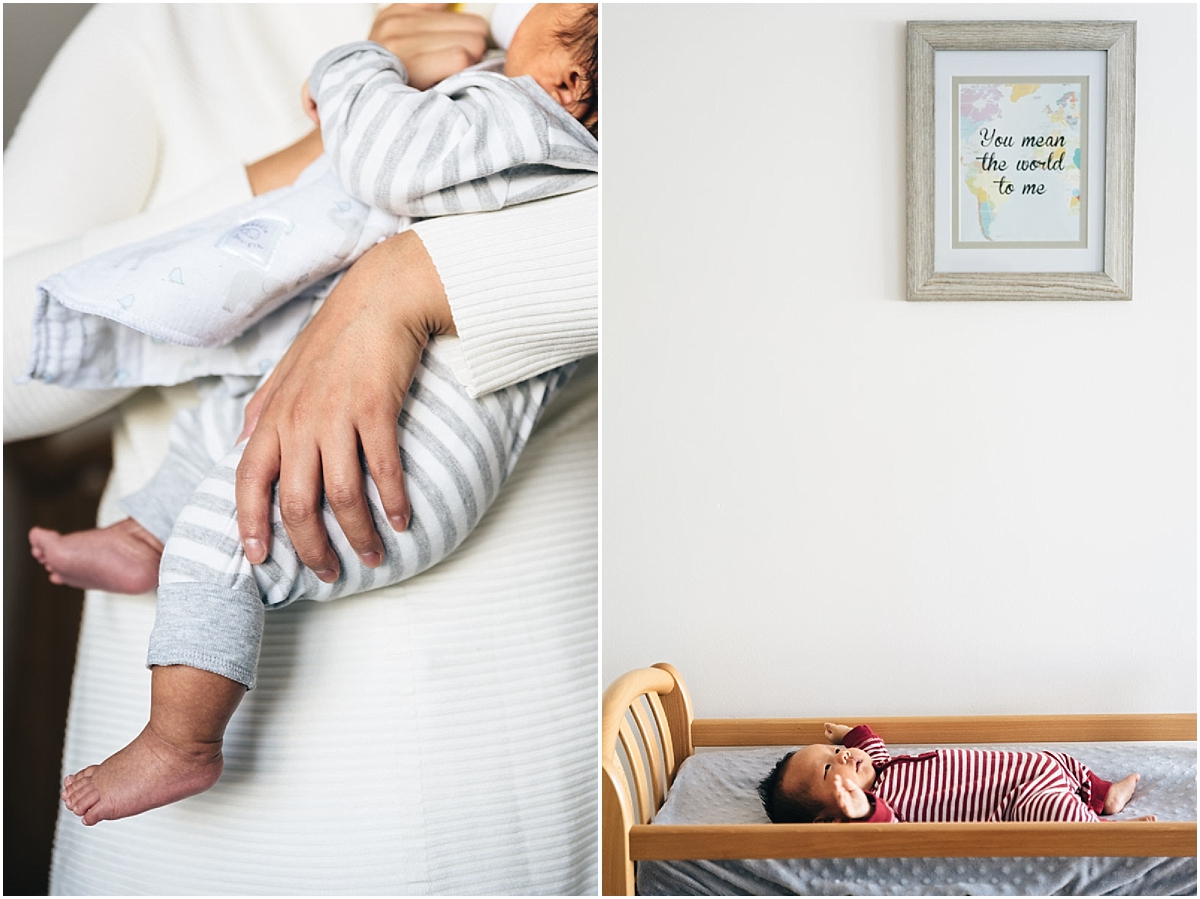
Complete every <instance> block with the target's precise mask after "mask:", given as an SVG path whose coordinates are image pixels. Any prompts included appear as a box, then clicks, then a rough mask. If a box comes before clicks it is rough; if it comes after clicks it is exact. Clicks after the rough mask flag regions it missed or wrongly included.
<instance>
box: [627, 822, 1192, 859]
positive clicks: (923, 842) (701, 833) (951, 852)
mask: <svg viewBox="0 0 1200 899" xmlns="http://www.w3.org/2000/svg"><path fill="white" fill-rule="evenodd" d="M629 853H630V858H631V859H633V860H634V861H641V860H644V859H737V858H908V857H912V858H962V857H987V858H1017V857H1022V858H1023V857H1031V856H1032V857H1036V856H1062V857H1087V856H1117V857H1131V856H1145V857H1158V856H1191V857H1194V856H1195V855H1196V822H1195V821H1156V822H1148V821H1106V822H1103V823H1100V824H1067V823H1063V822H1058V821H1037V822H1029V823H1018V822H1003V823H986V824H985V823H971V824H963V823H955V824H853V825H849V824H738V825H701V824H690V825H664V824H653V825H640V824H639V825H635V826H634V827H633V828H632V830H631V832H630V834H629Z"/></svg>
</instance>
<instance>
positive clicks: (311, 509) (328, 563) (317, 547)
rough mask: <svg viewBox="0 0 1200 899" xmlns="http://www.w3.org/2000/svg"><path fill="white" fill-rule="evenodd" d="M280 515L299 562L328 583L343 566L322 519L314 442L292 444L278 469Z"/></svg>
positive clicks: (319, 482) (319, 475)
mask: <svg viewBox="0 0 1200 899" xmlns="http://www.w3.org/2000/svg"><path fill="white" fill-rule="evenodd" d="M279 516H280V518H282V519H283V526H284V527H285V528H286V529H287V532H288V536H289V537H291V539H292V546H293V548H294V549H295V550H296V555H297V556H299V557H300V561H301V562H303V563H304V564H305V565H306V566H307V567H309V568H311V569H312V570H313V571H314V572H315V573H316V575H317V577H318V578H320V579H321V580H322V581H324V582H325V583H327V584H331V583H333V582H334V581H335V580H337V576H338V572H339V571H341V565H340V564H339V563H338V557H337V554H336V553H335V552H334V551H333V547H332V546H330V545H329V535H328V534H327V533H326V532H325V522H324V521H322V519H321V454H320V451H319V449H318V448H317V446H316V444H315V443H308V442H298V441H293V442H292V445H291V446H290V447H289V450H288V453H287V455H286V457H284V459H283V461H282V462H281V464H280V468H279Z"/></svg>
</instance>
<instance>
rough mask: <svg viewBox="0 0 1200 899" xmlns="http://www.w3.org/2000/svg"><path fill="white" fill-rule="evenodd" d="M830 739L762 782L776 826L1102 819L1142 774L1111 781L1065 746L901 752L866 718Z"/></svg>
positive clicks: (785, 761) (786, 761)
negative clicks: (889, 746)
mask: <svg viewBox="0 0 1200 899" xmlns="http://www.w3.org/2000/svg"><path fill="white" fill-rule="evenodd" d="M825 738H826V739H827V740H828V741H829V745H822V744H819V743H815V744H813V745H811V746H806V747H804V748H803V749H799V750H796V751H795V752H791V753H788V754H787V755H786V756H784V757H783V758H782V759H780V760H779V762H778V763H777V764H776V765H775V768H774V770H772V772H771V773H770V774H769V775H767V777H766V778H765V779H764V780H763V782H762V783H761V784H760V785H759V788H758V792H759V795H760V796H761V797H762V801H763V806H764V807H765V808H766V811H767V816H768V817H769V818H770V819H771V820H772V821H773V822H774V823H776V824H804V823H810V822H836V821H869V822H874V823H885V822H892V821H1099V820H1100V815H1115V814H1116V813H1117V812H1119V811H1121V809H1123V808H1124V807H1125V806H1126V804H1127V803H1128V802H1129V800H1130V799H1131V798H1132V797H1133V791H1134V788H1135V786H1136V785H1137V782H1138V779H1139V775H1137V774H1130V775H1129V776H1127V777H1125V778H1123V779H1122V780H1119V781H1117V782H1116V783H1110V782H1109V781H1107V780H1104V779H1102V778H1100V777H1097V776H1096V775H1095V774H1094V773H1093V772H1091V771H1089V770H1088V769H1087V768H1086V767H1085V766H1084V765H1082V764H1080V763H1079V762H1078V761H1076V760H1075V759H1073V758H1071V757H1070V756H1069V755H1066V754H1064V753H1061V752H1016V751H1002V750H991V749H937V750H934V751H933V752H923V753H920V754H919V755H899V756H892V755H891V754H890V753H889V752H888V749H887V746H885V745H884V742H883V740H881V739H880V738H879V736H878V735H877V734H876V733H875V732H874V731H873V730H871V728H870V727H868V726H867V725H865V724H860V725H859V726H858V727H848V726H846V725H844V724H826V725H825ZM1134 820H1137V821H1153V820H1155V818H1154V816H1153V815H1147V816H1145V817H1141V818H1137V819H1134Z"/></svg>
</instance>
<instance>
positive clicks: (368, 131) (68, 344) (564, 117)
mask: <svg viewBox="0 0 1200 899" xmlns="http://www.w3.org/2000/svg"><path fill="white" fill-rule="evenodd" d="M498 65H499V66H502V65H503V63H502V61H497V60H491V61H488V62H484V63H481V64H480V65H478V66H474V67H472V68H470V69H467V70H465V71H463V72H460V73H458V74H456V75H453V76H451V77H450V78H447V79H445V80H444V81H442V82H440V83H439V84H437V85H435V86H434V87H433V88H432V89H430V90H429V91H424V92H422V91H418V90H415V89H414V88H412V87H410V86H409V85H408V75H407V71H406V70H405V68H404V65H403V63H401V62H400V60H399V59H397V58H396V57H395V56H394V55H392V54H391V53H389V52H388V51H387V50H386V49H384V48H383V47H382V46H380V45H379V44H375V43H372V42H370V41H359V42H356V43H352V44H346V45H344V46H342V47H337V48H335V49H333V50H331V51H330V52H329V53H327V54H325V56H323V57H322V58H321V59H319V60H318V61H317V63H316V65H315V66H313V71H312V75H311V76H310V78H309V85H310V90H311V91H312V93H313V96H314V98H316V102H317V105H318V108H319V110H320V116H321V134H322V140H323V142H324V146H325V148H326V150H327V153H326V155H324V156H322V157H321V158H320V159H318V160H317V161H316V162H314V163H313V164H312V165H311V166H309V168H308V169H306V170H305V172H303V173H302V174H301V176H300V178H299V179H297V181H296V183H295V184H294V185H292V186H291V187H285V188H281V189H280V190H277V191H272V192H270V193H268V194H264V195H263V196H261V197H259V198H257V199H254V200H251V201H249V202H248V203H245V204H243V205H241V206H239V207H237V208H236V209H234V210H232V212H231V213H229V214H223V213H219V214H217V215H214V216H211V217H209V218H207V219H205V220H203V221H201V222H198V223H196V224H194V225H188V226H184V227H182V228H178V229H176V230H174V231H171V232H168V233H167V234H164V235H162V236H161V237H158V238H154V239H151V240H147V241H142V242H140V243H137V244H134V245H132V246H129V247H122V248H118V249H116V250H112V251H109V252H107V253H103V254H101V255H99V256H96V257H93V258H92V259H89V260H87V261H85V262H83V263H80V264H78V265H75V266H72V267H71V268H69V269H67V270H65V271H63V272H60V273H59V274H57V275H54V276H52V277H50V278H47V279H46V280H45V281H42V282H41V283H40V284H39V285H38V300H37V305H36V309H35V312H34V323H33V328H34V333H33V341H32V347H33V348H32V351H31V353H30V357H31V358H30V362H29V366H28V368H27V369H26V374H25V377H26V378H27V379H37V380H41V381H45V382H47V383H52V384H57V385H59V386H62V387H114V386H137V385H146V384H160V385H170V384H178V383H180V382H182V381H187V380H190V379H192V378H196V377H200V376H203V375H208V374H221V375H249V374H257V373H262V372H263V371H264V370H265V369H266V368H268V367H270V365H271V364H272V363H273V361H274V360H275V359H278V358H279V357H280V356H282V354H283V351H284V350H285V349H286V348H287V346H288V344H289V343H290V342H291V340H292V339H293V338H294V337H295V334H296V332H297V331H298V329H299V327H302V326H303V324H304V322H305V321H307V318H308V315H309V314H310V313H311V311H312V305H311V304H309V306H308V308H307V309H306V308H303V306H301V307H298V308H294V309H292V308H289V309H288V310H287V311H286V312H284V313H283V317H284V318H285V319H286V320H285V321H282V322H279V323H274V322H273V323H272V325H273V326H272V327H269V328H267V327H259V326H258V324H259V322H262V321H263V319H264V317H266V316H269V315H271V313H273V312H274V311H275V310H276V309H279V308H280V307H281V306H282V305H283V304H284V303H285V302H286V301H287V300H288V299H291V298H292V297H295V296H297V295H298V294H299V293H300V292H301V291H303V290H305V289H306V288H308V287H310V286H312V285H314V284H316V283H317V282H319V281H321V279H323V278H325V277H326V276H329V275H331V274H333V273H335V272H337V271H340V270H342V269H344V268H346V267H347V266H348V265H350V264H351V263H352V262H354V260H355V259H357V258H358V257H359V256H360V255H361V254H362V253H364V252H365V251H366V250H367V249H368V248H370V247H371V246H372V245H373V244H375V243H377V242H378V241H380V240H382V239H384V238H385V237H388V236H390V235H392V234H395V233H396V231H397V230H398V229H400V228H401V227H405V226H407V225H408V224H409V223H410V222H411V221H412V219H411V218H409V217H410V216H421V217H425V216H431V215H445V214H449V213H463V212H484V211H488V210H494V209H499V208H501V207H503V206H506V205H514V204H517V203H524V202H530V201H532V200H538V199H542V198H545V197H551V196H556V195H558V194H563V193H569V192H571V191H576V190H582V189H584V188H586V187H590V186H591V185H593V184H595V183H596V172H597V169H598V153H597V150H598V147H597V144H596V140H595V138H594V137H592V135H591V134H589V133H588V132H587V130H586V129H585V128H584V127H583V126H582V125H581V124H579V123H578V122H577V121H575V119H573V118H572V117H571V116H570V114H568V113H567V112H566V110H564V109H563V108H562V107H561V106H559V105H558V104H557V103H556V102H555V101H554V100H553V99H552V98H551V97H550V96H549V94H547V93H546V92H545V91H544V90H543V89H542V88H541V87H540V86H539V85H538V83H537V82H536V81H534V79H533V78H531V77H530V76H528V75H522V76H519V77H517V78H512V79H509V78H506V77H504V76H503V75H502V74H500V73H499V72H497V71H492V69H495V68H496V67H497V66H498ZM363 200H370V201H371V203H370V205H368V204H367V203H365V202H363ZM388 210H390V211H388ZM328 286H329V285H325V287H326V288H327V287H328ZM264 324H265V323H264ZM239 335H241V336H240V337H239ZM235 338H237V343H236V344H230V342H231V341H233V340H234V339H235ZM171 344H174V345H175V346H171ZM226 346H228V349H226V350H225V351H223V352H215V353H214V352H204V353H196V352H189V351H188V350H187V349H186V348H205V349H211V348H217V347H226ZM181 348H185V349H181Z"/></svg>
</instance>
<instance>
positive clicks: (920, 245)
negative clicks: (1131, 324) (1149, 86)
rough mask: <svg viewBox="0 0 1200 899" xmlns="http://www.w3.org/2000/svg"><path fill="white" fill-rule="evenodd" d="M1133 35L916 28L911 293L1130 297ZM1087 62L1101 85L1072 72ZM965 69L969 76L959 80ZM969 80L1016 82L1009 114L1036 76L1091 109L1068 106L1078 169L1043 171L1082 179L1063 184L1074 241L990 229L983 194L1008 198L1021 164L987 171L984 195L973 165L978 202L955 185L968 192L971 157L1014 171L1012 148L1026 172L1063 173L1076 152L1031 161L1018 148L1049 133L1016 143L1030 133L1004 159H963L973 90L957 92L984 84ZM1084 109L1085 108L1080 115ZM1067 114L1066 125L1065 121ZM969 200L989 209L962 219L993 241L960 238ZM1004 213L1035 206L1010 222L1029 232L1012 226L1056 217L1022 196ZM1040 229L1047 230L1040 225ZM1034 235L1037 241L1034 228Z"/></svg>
mask: <svg viewBox="0 0 1200 899" xmlns="http://www.w3.org/2000/svg"><path fill="white" fill-rule="evenodd" d="M1136 37H1137V25H1136V23H1135V22H1114V21H1081V22H1063V21H1044V22H1041V21H1011V22H1009V21H913V22H909V23H908V74H907V86H908V109H907V123H908V132H907V153H908V179H907V193H908V197H907V199H908V211H907V214H908V226H907V230H908V271H907V297H908V299H909V300H1129V299H1132V297H1133V149H1134V75H1135V72H1134V70H1135V60H1136ZM1089 66H1091V71H1092V72H1093V74H1092V75H1091V76H1090V83H1091V87H1090V90H1089V88H1088V84H1089V76H1088V75H1087V74H1079V75H1076V74H1074V72H1075V69H1076V68H1078V69H1079V70H1080V71H1081V72H1084V73H1086V72H1087V71H1088V67H1089ZM955 67H961V70H962V71H967V72H971V73H972V74H971V75H969V76H966V77H954V75H955V71H956V68H955ZM1044 70H1049V73H1047V71H1044ZM1060 71H1061V72H1062V73H1063V74H1061V75H1060V74H1059V72H1060ZM980 73H983V74H980ZM988 73H990V74H988ZM1066 73H1071V74H1070V75H1069V76H1068V75H1067V74H1066ZM963 81H966V82H981V83H995V85H996V87H997V89H999V90H1000V91H1004V90H1006V89H1007V93H1005V94H1004V97H1005V110H1007V109H1008V108H1009V105H1008V104H1009V102H1010V101H1011V103H1012V104H1015V103H1016V101H1017V99H1018V98H1019V97H1024V96H1025V94H1026V93H1028V92H1030V91H1032V90H1033V89H1034V88H1037V87H1038V85H1037V84H1031V83H1029V82H1044V81H1049V82H1052V83H1053V82H1059V81H1070V82H1072V84H1071V85H1068V86H1067V88H1064V89H1063V90H1067V89H1068V88H1069V93H1070V96H1071V102H1072V104H1074V103H1075V101H1076V99H1077V98H1081V99H1082V105H1081V106H1080V107H1078V108H1077V107H1076V106H1075V105H1072V106H1071V110H1072V113H1073V114H1072V117H1071V118H1070V119H1069V121H1070V123H1071V127H1073V128H1074V129H1075V132H1076V134H1075V147H1076V148H1075V149H1074V150H1073V151H1072V154H1071V157H1070V162H1073V163H1074V165H1075V171H1074V172H1072V173H1071V175H1069V176H1068V175H1066V174H1059V173H1055V175H1051V174H1047V175H1045V176H1044V177H1045V178H1052V177H1055V176H1057V177H1058V179H1059V181H1060V182H1065V181H1066V180H1067V179H1068V177H1071V178H1073V179H1074V181H1073V182H1072V183H1073V184H1075V185H1076V187H1075V189H1074V193H1073V194H1072V193H1071V192H1070V189H1069V188H1068V187H1063V186H1062V185H1060V186H1059V192H1060V194H1063V195H1064V196H1066V197H1067V201H1068V202H1069V205H1070V206H1071V209H1070V214H1071V215H1075V216H1076V217H1077V218H1078V224H1077V226H1076V227H1077V228H1078V233H1077V235H1072V237H1071V240H1070V241H1067V240H1063V239H1061V238H1054V237H1053V236H1052V235H1049V234H1048V233H1047V234H1046V235H1042V234H1037V235H1036V236H1033V237H1030V238H1029V239H1028V240H1023V239H1014V240H997V239H994V237H993V236H992V235H991V234H989V228H995V221H996V220H997V214H996V213H995V209H996V208H997V204H996V201H995V198H994V197H992V196H991V195H990V194H987V193H986V191H996V190H998V191H1000V192H1002V193H1009V194H1011V193H1012V190H1013V186H1012V183H1011V182H1007V183H1002V180H1003V179H1004V178H1005V175H1006V174H1015V173H1013V172H1011V171H1009V172H1004V171H1000V172H997V173H994V176H993V174H992V173H989V174H988V176H987V181H986V183H987V188H986V191H985V193H984V194H980V193H979V187H978V185H979V184H981V183H983V182H984V178H982V177H981V176H980V171H979V169H978V168H975V169H974V170H973V174H972V176H971V177H973V178H974V179H975V180H974V181H971V182H970V183H971V187H970V188H969V192H970V193H973V194H974V198H973V199H972V197H971V196H968V195H967V193H966V192H962V193H960V194H956V193H955V192H956V191H958V190H959V189H960V188H961V187H962V183H963V177H962V174H961V173H962V171H963V168H962V166H963V164H964V160H966V159H968V158H970V159H971V160H972V161H971V162H970V164H971V165H972V166H978V165H982V166H983V167H984V169H985V170H986V169H987V168H988V167H989V166H995V167H998V168H1007V166H1008V165H1010V164H1012V163H1013V162H1014V160H1013V158H1012V157H1013V155H1014V154H1015V155H1016V156H1023V157H1026V160H1025V161H1022V160H1017V161H1016V165H1019V166H1022V167H1025V166H1038V165H1040V166H1041V167H1042V168H1043V169H1047V168H1053V167H1055V166H1057V167H1058V168H1060V169H1061V166H1062V161H1063V160H1062V157H1063V155H1064V152H1065V151H1063V150H1062V149H1058V150H1056V151H1053V152H1057V154H1058V155H1057V157H1052V155H1051V154H1047V155H1046V157H1045V159H1046V160H1049V162H1048V161H1041V162H1030V161H1028V158H1029V157H1032V155H1033V153H1032V151H1025V152H1023V153H1022V152H1021V151H1020V150H1019V148H1020V147H1021V146H1026V147H1029V146H1035V147H1037V146H1041V144H1040V143H1039V141H1042V140H1045V141H1050V138H1040V137H1032V136H1030V135H1028V134H1026V135H1025V136H1024V137H1018V138H1017V140H1019V141H1021V142H1020V143H1017V144H1016V147H1017V148H1018V149H1015V150H1012V151H1009V150H1006V151H1005V152H1006V153H1007V154H1008V158H999V161H998V158H997V157H996V156H992V157H989V158H987V159H986V160H984V159H983V157H984V156H986V155H987V154H982V155H981V156H973V155H972V154H970V153H966V154H962V155H960V153H959V149H960V148H959V144H958V139H959V135H960V132H962V131H963V128H962V125H961V124H960V123H961V116H962V114H963V113H962V111H961V110H962V109H964V108H965V107H963V106H961V103H962V102H964V101H963V99H962V97H963V96H967V95H965V94H964V95H959V93H958V91H959V90H960V89H964V90H970V89H971V88H972V87H973V85H972V84H970V83H968V84H965V85H964V84H960V82H963ZM1052 86H1056V85H1053V84H1052V85H1050V87H1052ZM1048 89H1049V88H1048ZM1059 93H1063V91H1059ZM1048 95H1051V94H1048ZM1064 96H1066V94H1064ZM1089 96H1090V99H1089ZM1033 103H1034V100H1033V99H1031V100H1030V101H1029V103H1028V104H1026V105H1029V106H1031V108H1032V104H1033ZM1037 103H1038V104H1039V106H1038V108H1039V109H1041V110H1042V111H1043V112H1044V113H1046V114H1049V112H1050V107H1049V106H1048V105H1046V103H1045V102H1044V101H1042V100H1041V99H1040V97H1039V98H1038V99H1037ZM1011 108H1014V109H1015V108H1016V107H1015V106H1013V107H1011ZM1080 110H1083V111H1085V112H1086V113H1087V115H1080V114H1079V112H1080ZM1003 112H1004V110H1002V111H1001V113H1000V115H1003ZM997 121H1003V119H998V120H997ZM1057 121H1059V122H1062V121H1064V120H1063V118H1062V116H1061V115H1060V116H1059V117H1058V119H1057ZM1080 121H1082V124H1080ZM939 129H940V130H939ZM997 130H998V129H997V128H995V127H993V129H992V131H991V134H990V135H988V133H987V129H986V128H984V129H983V130H982V131H981V132H980V133H981V134H983V135H984V140H985V141H986V140H987V139H989V137H990V138H991V139H993V140H994V139H995V135H996V133H997ZM1061 131H1062V129H1061V128H1059V129H1058V130H1057V131H1056V133H1057V134H1059V136H1058V137H1055V138H1054V141H1055V143H1054V146H1055V147H1058V148H1061V147H1062V138H1061ZM1089 134H1090V135H1091V139H1090V144H1089V143H1088V141H1089V137H1088V135H1089ZM971 139H974V140H977V139H978V138H977V137H976V138H971ZM1006 140H1007V141H1009V143H1008V146H1009V147H1012V146H1013V144H1012V140H1013V138H1012V136H1011V135H1009V136H1007V137H1002V138H1001V140H1000V142H1001V143H1003V142H1004V141H1006ZM969 149H974V147H973V146H972V147H969ZM943 157H944V158H943ZM1089 161H1090V168H1089V167H1088V166H1089ZM1051 163H1053V164H1051ZM1068 167H1070V166H1068ZM1025 180H1026V181H1027V182H1028V181H1029V180H1030V179H1029V178H1026V179H1025ZM1035 180H1036V179H1035ZM1023 188H1024V190H1023V192H1031V191H1035V190H1036V189H1037V188H1036V187H1033V188H1031V187H1029V186H1028V185H1027V184H1026V185H1023ZM1042 190H1044V188H1042ZM1064 192H1065V193H1064ZM1017 196H1018V197H1020V194H1018V195H1017ZM981 197H982V199H981ZM956 198H957V199H956ZM971 202H977V203H978V210H979V212H978V214H977V215H974V216H969V217H964V221H966V220H967V219H970V224H964V225H963V226H962V227H964V228H976V229H978V228H982V229H983V230H982V234H983V235H984V238H985V239H977V240H975V242H967V241H964V240H961V239H960V238H961V232H959V231H957V230H955V229H957V228H959V227H960V226H959V216H958V210H959V208H960V207H963V206H964V204H968V205H969V204H970V203H971ZM1000 202H1001V203H1007V202H1008V199H1007V198H1002V199H1001V200H1000ZM1030 202H1032V201H1030ZM1059 207H1061V209H1062V210H1064V211H1062V212H1061V213H1060V216H1061V218H1062V220H1063V222H1066V221H1067V217H1068V212H1067V211H1065V210H1066V206H1064V205H1063V201H1061V200H1060V202H1059ZM1059 207H1055V208H1059ZM1002 208H1005V209H1008V210H1022V209H1024V210H1025V211H1024V212H1021V213H1020V215H1018V214H1016V213H1015V212H1009V213H1008V222H1006V223H1005V226H1006V227H1007V228H1009V229H1010V233H1012V234H1017V235H1019V234H1020V233H1021V228H1020V227H1017V226H1016V225H1013V224H1011V223H1012V222H1022V223H1023V227H1025V228H1035V223H1038V222H1041V221H1043V220H1045V219H1046V216H1041V217H1039V216H1037V215H1031V214H1030V213H1029V211H1028V210H1029V209H1030V207H1028V206H1025V207H1022V206H1021V205H1020V204H1019V203H1014V204H1012V205H1011V206H1007V207H1002ZM975 219H978V221H975ZM1089 223H1090V224H1089ZM1041 227H1042V226H1041V225H1040V224H1037V225H1036V228H1037V229H1040V228H1041ZM1029 233H1030V234H1031V235H1033V234H1034V231H1032V230H1031V231H1030V232H1029ZM976 248H982V249H976Z"/></svg>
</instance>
